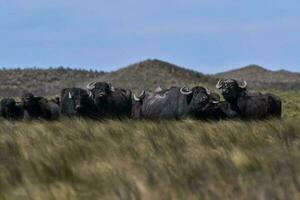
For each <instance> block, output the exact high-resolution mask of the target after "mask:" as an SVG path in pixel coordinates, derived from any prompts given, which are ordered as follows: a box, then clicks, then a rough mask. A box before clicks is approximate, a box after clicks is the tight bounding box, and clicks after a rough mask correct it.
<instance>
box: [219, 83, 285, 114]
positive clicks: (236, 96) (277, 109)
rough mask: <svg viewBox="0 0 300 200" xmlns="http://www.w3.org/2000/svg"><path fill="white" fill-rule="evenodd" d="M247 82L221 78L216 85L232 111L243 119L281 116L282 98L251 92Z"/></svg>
mask: <svg viewBox="0 0 300 200" xmlns="http://www.w3.org/2000/svg"><path fill="white" fill-rule="evenodd" d="M246 86H247V82H245V81H244V83H243V84H239V83H238V82H237V81H236V80H234V79H225V80H219V82H218V83H217V85H216V88H217V89H220V90H221V92H222V95H223V97H224V99H225V100H226V101H227V102H228V103H229V104H230V108H229V109H231V110H232V112H235V113H236V115H237V116H238V117H240V118H242V119H263V118H266V117H281V109H282V108H281V104H282V103H281V100H280V98H279V97H277V96H275V95H273V94H269V93H266V94H262V93H251V92H249V91H247V89H246Z"/></svg>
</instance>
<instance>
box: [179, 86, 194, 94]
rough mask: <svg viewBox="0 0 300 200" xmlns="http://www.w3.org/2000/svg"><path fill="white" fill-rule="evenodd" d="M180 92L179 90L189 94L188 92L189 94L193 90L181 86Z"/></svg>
mask: <svg viewBox="0 0 300 200" xmlns="http://www.w3.org/2000/svg"><path fill="white" fill-rule="evenodd" d="M180 92H181V94H184V95H189V94H191V93H192V92H193V91H191V90H190V89H189V88H186V87H182V88H180Z"/></svg>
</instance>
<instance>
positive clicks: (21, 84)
mask: <svg viewBox="0 0 300 200" xmlns="http://www.w3.org/2000/svg"><path fill="white" fill-rule="evenodd" d="M94 80H99V81H108V82H111V83H113V85H114V86H116V87H122V88H130V89H133V90H135V91H140V90H142V89H147V88H149V89H151V88H152V89H153V88H154V87H157V86H161V87H168V86H171V85H180V86H182V85H183V86H191V85H199V84H200V85H212V84H215V82H216V81H217V79H216V78H214V77H212V76H208V75H204V74H201V73H199V72H195V71H192V70H188V69H184V68H182V67H179V66H176V65H174V64H171V63H167V62H163V61H160V60H146V61H143V62H139V63H135V64H132V65H129V66H128V67H124V68H121V69H119V70H117V71H114V72H110V73H108V72H98V71H86V70H74V69H70V68H62V67H60V68H54V69H12V70H10V69H8V70H7V69H3V70H0V96H20V95H21V94H22V93H23V92H25V91H32V92H33V93H34V94H36V95H56V94H59V92H60V90H61V89H62V88H64V87H74V86H76V87H85V85H86V84H87V83H88V82H90V81H94Z"/></svg>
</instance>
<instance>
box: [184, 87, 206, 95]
mask: <svg viewBox="0 0 300 200" xmlns="http://www.w3.org/2000/svg"><path fill="white" fill-rule="evenodd" d="M205 91H206V93H207V94H208V95H209V94H210V93H211V92H210V90H209V89H207V88H205ZM180 92H181V94H184V95H189V94H191V93H192V92H193V91H192V90H190V89H189V88H187V87H182V88H180Z"/></svg>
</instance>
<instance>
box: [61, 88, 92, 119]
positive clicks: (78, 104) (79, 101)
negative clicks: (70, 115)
mask: <svg viewBox="0 0 300 200" xmlns="http://www.w3.org/2000/svg"><path fill="white" fill-rule="evenodd" d="M65 95H67V97H66V98H67V99H69V101H71V102H72V104H73V109H74V111H75V113H79V112H82V111H84V110H85V109H86V108H85V107H86V106H87V105H88V103H89V100H90V99H89V95H88V93H87V92H86V91H85V90H83V89H80V88H71V89H70V90H69V91H67V94H65Z"/></svg>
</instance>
